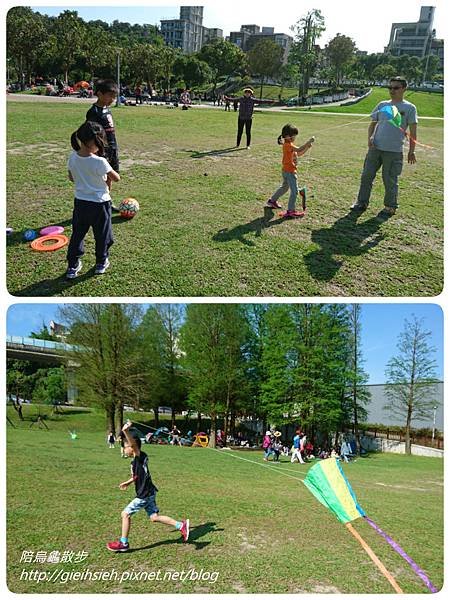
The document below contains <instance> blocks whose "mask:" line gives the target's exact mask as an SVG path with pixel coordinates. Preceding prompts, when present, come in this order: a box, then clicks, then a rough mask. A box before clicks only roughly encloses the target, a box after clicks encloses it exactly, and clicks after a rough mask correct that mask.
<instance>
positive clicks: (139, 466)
mask: <svg viewBox="0 0 450 600" xmlns="http://www.w3.org/2000/svg"><path fill="white" fill-rule="evenodd" d="M131 475H132V477H133V479H134V486H135V488H136V497H137V498H140V499H141V500H144V499H145V498H148V497H149V496H153V494H154V493H155V492H157V491H158V488H157V487H156V485H155V484H154V483H153V481H152V476H151V475H150V471H149V470H148V456H147V455H146V454H145V452H141V453H140V455H139V456H135V457H134V458H133V460H132V462H131Z"/></svg>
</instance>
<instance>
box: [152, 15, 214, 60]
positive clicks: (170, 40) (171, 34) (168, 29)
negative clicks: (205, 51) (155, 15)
mask: <svg viewBox="0 0 450 600" xmlns="http://www.w3.org/2000/svg"><path fill="white" fill-rule="evenodd" d="M203 29H204V27H203V6H181V7H180V18H179V19H164V20H162V21H161V34H162V36H163V37H164V41H165V43H166V44H167V45H168V46H172V48H180V50H182V51H183V52H184V53H185V54H192V53H193V52H199V51H200V49H201V47H202V44H203Z"/></svg>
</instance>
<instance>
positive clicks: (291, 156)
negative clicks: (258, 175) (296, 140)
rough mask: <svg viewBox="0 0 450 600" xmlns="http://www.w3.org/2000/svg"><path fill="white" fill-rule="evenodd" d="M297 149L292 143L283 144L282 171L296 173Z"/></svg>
mask: <svg viewBox="0 0 450 600" xmlns="http://www.w3.org/2000/svg"><path fill="white" fill-rule="evenodd" d="M296 150H297V147H296V146H294V144H293V143H292V142H284V144H283V163H282V164H283V171H287V172H288V173H297V153H296V152H295V151H296Z"/></svg>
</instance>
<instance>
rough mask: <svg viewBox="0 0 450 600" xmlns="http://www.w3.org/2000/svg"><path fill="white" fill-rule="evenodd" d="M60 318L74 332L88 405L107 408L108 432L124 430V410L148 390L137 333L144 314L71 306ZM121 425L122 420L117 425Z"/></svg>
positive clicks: (120, 307) (74, 356)
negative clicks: (137, 327) (144, 389)
mask: <svg viewBox="0 0 450 600" xmlns="http://www.w3.org/2000/svg"><path fill="white" fill-rule="evenodd" d="M60 313H61V318H62V319H63V322H65V323H66V324H67V326H68V328H69V330H70V334H69V337H68V341H69V343H70V344H72V345H73V346H72V350H71V351H70V352H68V358H69V360H71V361H72V362H73V363H74V364H76V365H77V367H78V368H77V369H76V381H77V386H78V389H79V391H80V396H81V397H82V398H83V401H84V402H85V403H86V404H91V405H93V406H97V407H100V408H103V409H104V410H105V413H106V428H107V429H108V430H109V431H115V430H116V422H117V425H118V428H119V427H120V428H121V427H122V425H123V406H124V404H126V403H127V402H132V401H133V400H134V399H135V398H136V396H137V394H138V393H139V391H140V390H141V389H142V386H143V374H142V373H141V372H140V371H139V360H138V358H139V354H138V346H137V343H136V336H135V330H136V325H137V320H138V318H139V317H140V309H139V308H138V307H137V306H136V305H133V304H66V305H65V306H64V307H63V308H61V309H60ZM116 420H117V421H116Z"/></svg>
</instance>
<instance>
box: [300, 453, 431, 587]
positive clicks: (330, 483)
mask: <svg viewBox="0 0 450 600" xmlns="http://www.w3.org/2000/svg"><path fill="white" fill-rule="evenodd" d="M303 483H304V484H305V485H306V487H307V488H308V489H309V491H310V492H311V493H312V494H313V495H314V496H315V497H316V498H317V500H319V502H321V503H322V504H323V505H324V506H326V507H327V508H329V509H330V510H331V511H332V512H333V513H334V515H335V516H336V517H337V519H338V520H339V521H340V522H341V523H344V524H345V526H346V527H347V529H348V530H349V531H350V533H351V534H352V535H353V536H354V537H355V538H356V539H357V540H358V542H359V543H360V544H361V545H362V547H363V548H364V550H365V551H366V552H367V554H368V555H369V556H370V558H371V559H372V560H373V562H374V563H375V564H376V565H377V567H378V568H379V569H380V571H381V572H382V573H383V575H384V576H385V577H386V579H388V581H389V583H390V584H391V585H392V587H393V588H394V589H395V591H396V592H397V593H398V594H402V593H403V592H402V590H401V588H400V586H399V585H398V583H397V582H396V581H395V579H394V577H393V576H392V575H391V573H389V571H388V570H387V569H386V567H385V566H384V565H383V563H382V562H381V561H380V559H379V558H378V557H377V556H376V554H375V553H374V552H373V550H372V549H371V548H370V546H369V545H368V544H367V543H366V542H365V541H364V540H363V538H362V537H361V536H360V535H359V533H358V532H357V531H356V530H355V529H354V528H353V526H352V525H351V521H354V520H355V519H358V518H359V517H362V518H364V519H365V521H367V523H369V525H370V526H371V527H373V529H375V531H376V532H377V533H379V534H380V535H381V536H382V537H383V538H384V539H385V540H386V541H387V542H388V544H390V545H391V546H392V548H394V550H395V551H396V552H398V554H400V556H401V557H402V558H404V559H405V560H406V561H407V562H408V563H409V565H410V566H411V567H412V569H413V570H414V572H415V573H416V574H417V575H418V576H419V577H420V578H421V579H422V581H423V582H424V583H425V585H426V586H427V587H428V589H429V590H430V591H431V592H433V593H435V592H437V591H438V590H437V589H436V587H435V586H434V585H433V584H432V583H431V581H430V580H429V579H428V577H427V575H426V574H425V573H424V572H423V571H422V569H421V568H420V567H419V566H418V565H417V564H416V563H415V562H414V561H413V559H412V558H411V557H410V556H408V554H406V552H405V551H404V550H403V548H401V547H400V546H399V545H398V544H397V543H396V542H395V541H394V540H393V539H392V538H391V537H389V536H388V535H387V534H386V533H384V531H383V530H382V529H380V527H378V525H376V523H374V522H373V521H372V520H371V519H369V517H368V516H367V515H366V513H365V512H364V511H363V509H362V508H361V507H360V506H359V504H358V502H357V500H356V496H355V493H354V492H353V490H352V488H351V485H350V483H349V482H348V480H347V478H346V476H345V475H344V472H343V471H342V468H341V465H340V464H339V461H338V460H337V459H335V458H328V459H326V460H322V461H321V462H320V463H317V464H316V465H314V466H313V467H311V468H310V469H309V471H308V473H307V475H306V477H305V479H304V480H303Z"/></svg>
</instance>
